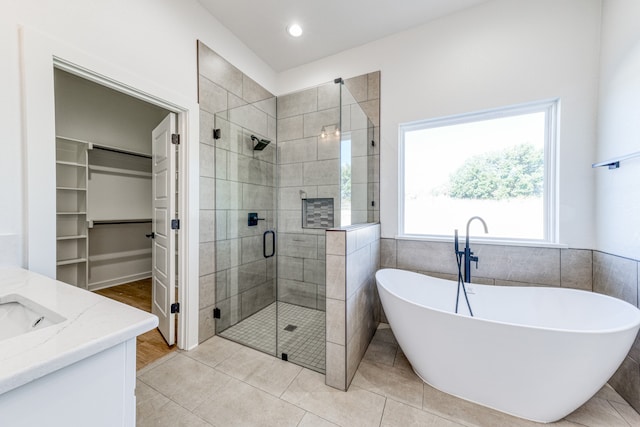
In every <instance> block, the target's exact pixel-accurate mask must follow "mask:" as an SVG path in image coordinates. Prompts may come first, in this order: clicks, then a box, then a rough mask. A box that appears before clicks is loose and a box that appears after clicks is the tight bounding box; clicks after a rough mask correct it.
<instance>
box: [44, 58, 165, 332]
mask: <svg viewBox="0 0 640 427" xmlns="http://www.w3.org/2000/svg"><path fill="white" fill-rule="evenodd" d="M54 79H55V112H56V216H57V218H56V223H57V232H56V246H57V251H56V266H57V279H58V280H61V281H64V282H66V283H70V284H72V285H75V286H78V287H80V288H83V289H87V290H90V291H100V292H101V293H103V292H106V290H107V289H111V291H110V292H111V294H112V295H115V296H116V299H119V300H120V301H122V302H125V303H129V304H130V305H134V306H145V305H147V304H146V303H148V306H149V307H151V299H152V291H151V289H152V280H151V278H152V275H153V267H152V244H153V241H152V237H153V236H154V235H153V229H152V225H153V219H152V218H153V197H152V131H153V130H154V129H155V128H156V127H157V126H158V124H159V123H161V122H163V120H164V119H165V118H166V117H167V116H168V114H169V111H167V110H165V109H163V108H160V107H157V106H155V105H152V104H149V103H147V102H144V101H142V100H139V99H137V98H134V97H132V96H129V95H126V94H124V93H121V92H118V91H115V90H113V89H110V88H107V87H105V86H101V85H99V84H97V83H94V82H91V81H89V80H86V79H83V78H81V77H79V76H76V75H74V74H70V73H68V72H65V71H62V70H59V69H55V70H54ZM174 197H175V196H174ZM122 286H124V287H122ZM116 287H118V288H116ZM114 290H115V291H114ZM125 294H127V295H125ZM140 299H142V300H146V301H136V300H140ZM154 332H155V331H154Z"/></svg>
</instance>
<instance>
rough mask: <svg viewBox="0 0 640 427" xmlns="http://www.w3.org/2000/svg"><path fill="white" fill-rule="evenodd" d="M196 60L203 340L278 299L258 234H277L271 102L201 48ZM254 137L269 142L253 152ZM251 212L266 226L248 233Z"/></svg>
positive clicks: (270, 260) (273, 106)
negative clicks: (215, 312) (217, 310)
mask: <svg viewBox="0 0 640 427" xmlns="http://www.w3.org/2000/svg"><path fill="white" fill-rule="evenodd" d="M198 60H199V80H198V83H199V102H200V255H199V256H200V319H199V328H200V329H199V341H200V342H202V341H204V340H206V339H208V338H210V337H211V336H213V335H214V334H215V332H216V329H217V330H218V331H219V330H222V329H225V328H226V327H228V326H230V325H232V324H235V323H237V322H239V321H240V320H242V319H244V318H246V317H248V316H250V315H251V314H253V313H255V312H256V311H258V310H260V309H261V308H263V307H265V306H267V305H269V304H271V303H272V302H274V301H275V261H274V258H268V259H265V258H264V257H263V254H262V233H263V232H264V231H265V230H267V229H273V228H275V198H276V193H275V184H276V169H275V161H276V151H275V150H276V143H275V138H276V119H275V115H276V100H275V97H274V96H273V94H271V93H269V92H268V91H266V90H265V89H264V88H262V87H261V86H259V85H258V84H257V83H256V82H254V81H253V80H251V79H250V78H249V77H247V76H246V75H245V74H243V73H242V72H241V71H240V70H238V69H237V68H235V67H234V66H233V65H231V64H230V63H229V62H227V61H226V60H224V59H223V58H222V57H220V56H219V55H217V54H216V53H215V52H213V51H212V50H211V49H209V48H208V47H206V46H205V45H203V44H202V43H199V45H198ZM214 128H219V129H221V134H222V137H221V138H220V139H217V140H214V139H213V129H214ZM252 134H255V135H256V136H258V137H260V138H267V139H270V140H271V141H272V143H271V144H270V145H269V146H267V147H266V148H265V149H264V150H263V151H253V143H252V141H251V135H252ZM249 212H257V213H258V214H259V217H261V218H266V220H265V221H259V222H258V226H255V227H249V226H248V225H247V214H248V213H249ZM214 307H218V308H220V311H221V319H220V320H218V321H217V323H216V322H214V321H213V318H212V316H213V308H214Z"/></svg>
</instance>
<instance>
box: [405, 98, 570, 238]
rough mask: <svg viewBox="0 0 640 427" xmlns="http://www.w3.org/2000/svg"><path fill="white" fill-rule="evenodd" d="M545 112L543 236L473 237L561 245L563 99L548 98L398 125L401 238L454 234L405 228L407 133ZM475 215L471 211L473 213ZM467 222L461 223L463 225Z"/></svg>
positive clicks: (471, 214) (437, 236) (439, 236)
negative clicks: (560, 170)
mask: <svg viewBox="0 0 640 427" xmlns="http://www.w3.org/2000/svg"><path fill="white" fill-rule="evenodd" d="M539 112H544V113H545V131H544V139H545V140H544V186H543V188H544V190H543V216H544V217H543V231H544V232H543V238H542V239H524V238H517V237H513V238H504V237H501V238H492V237H474V238H473V239H472V240H476V241H481V242H482V243H502V244H504V243H507V244H509V243H511V244H527V243H530V244H533V245H540V244H543V245H545V244H550V245H557V244H558V243H559V242H558V236H559V232H558V231H559V230H558V223H559V221H558V170H557V169H558V167H557V158H558V147H559V141H558V139H559V129H558V128H559V115H560V99H559V98H553V99H545V100H539V101H534V102H528V103H523V104H516V105H508V106H504V107H498V108H492V109H487V110H482V111H475V112H471V113H463V114H457V115H452V116H445V117H438V118H432V119H425V120H417V121H413V122H407V123H400V124H399V125H398V236H397V237H398V238H408V239H426V240H450V239H451V237H450V236H446V235H440V234H410V233H406V232H405V228H404V227H405V224H404V218H405V133H407V132H411V131H416V130H423V129H429V128H436V127H444V126H451V125H457V124H464V123H470V122H477V121H484V120H490V119H497V118H503V117H511V116H518V115H524V114H529V113H539ZM471 216H473V213H472V212H469V217H471ZM463 225H464V224H461V228H462V226H463Z"/></svg>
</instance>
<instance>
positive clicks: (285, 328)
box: [284, 325, 297, 332]
mask: <svg viewBox="0 0 640 427" xmlns="http://www.w3.org/2000/svg"><path fill="white" fill-rule="evenodd" d="M296 328H297V326H295V325H287V326H285V327H284V330H285V331H288V332H293V331H294V330H295V329H296Z"/></svg>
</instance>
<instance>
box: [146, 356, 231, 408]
mask: <svg viewBox="0 0 640 427" xmlns="http://www.w3.org/2000/svg"><path fill="white" fill-rule="evenodd" d="M138 379H139V380H140V381H142V382H144V383H145V384H147V385H149V386H151V387H152V388H154V389H155V390H157V391H159V392H160V393H162V394H164V395H165V396H167V397H168V398H170V399H171V400H173V401H175V402H176V403H178V404H179V405H181V406H183V407H184V408H186V409H188V410H193V409H194V408H195V407H196V406H198V405H199V404H200V403H202V402H203V401H204V400H205V399H207V398H208V397H209V396H210V395H212V394H213V393H215V392H216V391H217V390H218V389H219V388H221V387H223V386H224V385H225V384H227V383H228V382H229V381H230V380H231V377H229V376H228V375H225V374H223V373H222V372H219V371H216V370H215V369H213V368H211V367H210V366H206V365H203V364H202V363H200V362H198V361H196V360H193V359H190V358H188V357H185V356H183V355H182V354H178V355H177V356H175V357H173V358H171V359H170V360H168V361H166V362H165V363H163V364H162V365H160V366H157V367H156V368H154V369H152V370H150V371H148V372H146V373H145V374H143V375H141V376H139V377H138Z"/></svg>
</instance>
